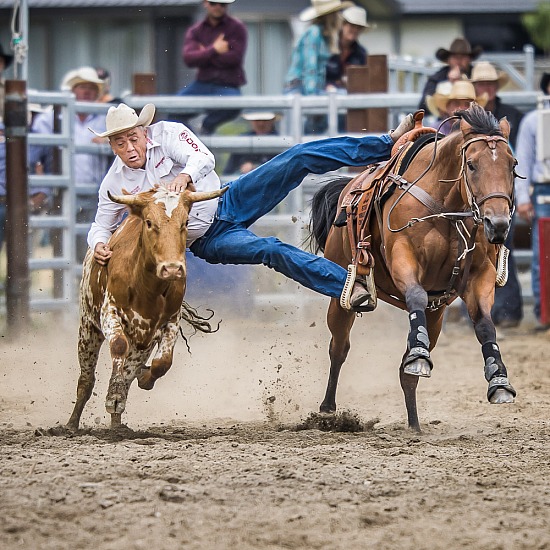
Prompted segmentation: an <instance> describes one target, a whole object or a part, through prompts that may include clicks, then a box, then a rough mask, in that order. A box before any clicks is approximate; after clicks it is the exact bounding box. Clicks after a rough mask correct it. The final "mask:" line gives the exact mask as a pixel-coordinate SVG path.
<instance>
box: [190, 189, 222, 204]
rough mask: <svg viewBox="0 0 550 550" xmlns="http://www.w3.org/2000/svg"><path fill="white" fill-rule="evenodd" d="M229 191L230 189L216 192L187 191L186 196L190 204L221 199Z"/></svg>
mask: <svg viewBox="0 0 550 550" xmlns="http://www.w3.org/2000/svg"><path fill="white" fill-rule="evenodd" d="M228 189H229V187H222V188H221V189H216V190H215V191H185V192H184V194H185V195H186V196H187V199H188V200H189V202H200V201H207V200H210V199H215V198H216V197H221V196H222V195H223V194H224V193H225V192H226V191H227V190H228Z"/></svg>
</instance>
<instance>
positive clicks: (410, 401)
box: [310, 102, 516, 432]
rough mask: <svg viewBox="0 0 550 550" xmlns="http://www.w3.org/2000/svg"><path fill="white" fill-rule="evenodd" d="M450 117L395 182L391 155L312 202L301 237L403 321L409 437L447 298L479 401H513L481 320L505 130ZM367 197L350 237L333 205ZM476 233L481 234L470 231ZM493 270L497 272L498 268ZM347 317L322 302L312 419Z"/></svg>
mask: <svg viewBox="0 0 550 550" xmlns="http://www.w3.org/2000/svg"><path fill="white" fill-rule="evenodd" d="M421 116H422V115H420V121H421ZM416 118H417V117H416ZM454 118H456V119H457V120H458V121H459V122H458V123H457V124H455V127H458V129H455V130H454V131H453V132H451V133H450V134H449V135H447V136H445V137H441V136H439V134H436V135H434V138H433V140H432V142H431V143H427V144H426V145H425V146H424V147H423V148H421V149H420V150H418V151H417V152H416V155H415V156H414V157H413V158H412V160H411V161H410V163H409V164H408V165H407V166H406V167H405V168H404V171H403V172H402V173H394V172H395V171H396V170H397V166H398V165H399V164H400V163H402V161H403V159H402V151H399V152H397V153H396V154H394V155H393V156H392V159H391V160H390V161H389V162H388V163H382V164H381V165H374V166H371V167H367V170H365V172H363V173H362V174H360V175H358V176H357V177H355V178H353V179H351V181H349V178H347V179H346V180H344V181H341V180H333V181H331V182H329V183H328V184H326V185H325V186H324V187H323V188H321V189H320V190H319V191H318V192H317V193H316V194H315V195H314V198H313V201H312V212H311V223H310V231H311V237H312V240H313V242H315V243H316V246H317V250H318V251H319V250H321V251H323V252H324V255H325V257H326V258H328V259H330V260H332V261H334V262H336V263H338V264H339V265H341V266H342V267H344V268H348V266H355V267H357V268H359V271H358V272H361V268H363V273H365V272H367V273H369V272H371V271H370V270H371V269H372V270H373V273H374V283H375V288H376V293H377V296H378V297H379V298H381V299H382V300H384V301H385V302H387V303H389V304H392V305H394V306H396V307H398V308H400V309H402V310H406V311H407V312H408V314H409V323H410V330H409V334H408V340H407V348H406V351H405V353H404V355H403V358H402V361H401V365H400V369H399V379H400V384H401V388H402V390H403V393H404V397H405V405H406V409H407V416H408V425H409V428H411V429H413V430H415V431H418V432H420V431H421V429H420V424H419V420H418V413H417V405H416V388H417V385H418V379H419V377H429V376H430V375H431V370H432V367H433V363H432V360H431V357H430V351H431V350H432V349H433V348H434V346H435V345H436V343H437V340H438V337H439V334H440V332H441V327H442V323H443V314H444V311H445V308H446V307H447V306H448V305H449V304H450V303H452V301H454V300H455V299H456V298H457V297H460V298H462V300H463V301H464V302H465V304H466V307H467V310H468V314H469V316H470V318H471V320H472V322H473V325H474V329H475V334H476V337H477V339H478V341H479V343H480V344H481V351H482V354H483V358H484V361H485V378H486V380H487V382H488V390H487V398H488V400H489V401H490V402H491V403H512V402H513V401H514V398H515V395H516V392H515V390H514V388H513V387H512V386H511V384H510V382H509V380H508V374H507V371H506V367H505V365H504V362H503V360H502V357H501V354H500V351H499V347H498V344H497V343H496V330H495V326H494V324H493V321H492V319H491V307H492V305H493V301H494V289H495V280H496V278H497V262H498V260H499V255H498V254H497V253H498V250H499V248H500V245H501V244H502V243H503V242H504V240H505V239H506V236H507V234H508V230H509V228H510V221H511V216H512V214H513V204H514V194H513V186H514V177H515V175H516V174H515V165H516V160H515V158H514V156H513V154H512V152H511V150H510V147H509V145H508V136H509V133H510V125H509V124H508V122H507V120H506V119H505V118H503V119H501V120H500V121H497V120H496V118H495V117H494V116H493V115H492V114H491V113H488V112H486V111H485V110H484V109H483V108H482V107H480V106H479V105H477V104H476V103H474V102H473V103H472V104H471V105H470V107H469V108H468V109H466V110H463V111H459V112H457V113H455V117H454ZM417 125H418V124H417ZM423 130H427V129H423ZM432 131H433V130H432ZM426 141H427V140H426ZM369 189H370V190H372V189H374V190H375V192H374V195H373V198H372V201H371V204H372V210H371V212H372V215H371V216H365V217H363V219H362V223H363V227H362V232H361V233H360V234H359V233H358V234H357V237H356V236H355V235H354V234H353V233H350V230H349V229H348V227H347V226H346V225H347V224H346V222H345V218H346V217H347V218H348V221H349V219H350V206H349V202H350V201H349V200H348V201H347V204H348V206H347V213H346V210H345V209H343V208H342V205H344V206H345V205H346V201H345V197H346V196H348V197H349V191H352V196H355V198H356V200H355V202H356V203H357V202H358V201H357V198H358V197H360V196H361V195H362V194H363V193H366V190H369ZM352 202H353V201H352ZM365 208H366V207H365ZM339 213H340V215H339ZM342 216H344V221H343V222H342ZM338 219H339V220H340V223H338ZM479 226H483V231H477V229H478V227H479ZM352 241H353V244H354V245H355V246H352V244H350V243H351V242H352ZM505 250H506V249H503V251H505ZM358 253H359V254H358ZM361 253H362V255H361ZM365 253H366V254H365ZM365 255H366V256H367V257H368V258H369V261H367V262H366V265H363V266H361V265H360V263H361V261H360V260H358V258H361V257H365ZM502 270H503V271H504V273H505V272H506V267H505V265H504V266H503V265H501V271H502ZM371 273H372V272H371ZM501 275H503V274H502V273H501ZM503 276H505V275H503ZM355 317H356V314H355V313H354V312H353V311H350V310H346V309H344V308H343V307H342V306H341V305H340V303H339V301H338V300H337V299H334V298H332V299H331V302H330V305H329V309H328V314H327V323H328V327H329V329H330V332H331V334H332V338H331V341H330V347H329V356H330V374H329V380H328V386H327V390H326V394H325V397H324V400H323V402H322V403H321V406H320V411H321V412H324V413H332V412H334V411H335V410H336V388H337V384H338V377H339V374H340V369H341V367H342V364H343V363H344V361H345V360H346V357H347V354H348V351H349V349H350V331H351V328H352V326H353V323H354V321H355Z"/></svg>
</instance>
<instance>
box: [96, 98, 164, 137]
mask: <svg viewBox="0 0 550 550" xmlns="http://www.w3.org/2000/svg"><path fill="white" fill-rule="evenodd" d="M154 116H155V106H154V105H153V104H152V103H147V105H145V106H144V107H143V109H142V110H141V113H139V116H137V114H136V112H135V111H134V109H132V108H131V107H128V105H125V104H124V103H121V104H120V105H119V106H118V107H111V108H110V109H109V110H108V111H107V116H106V117H105V127H106V128H107V129H106V131H105V132H103V133H101V134H99V133H98V132H96V131H95V130H92V129H91V128H88V130H90V131H91V132H93V133H94V134H95V135H96V136H99V137H109V136H114V135H115V134H120V132H125V131H126V130H131V129H132V128H135V127H136V126H149V124H151V122H152V121H153V118H154Z"/></svg>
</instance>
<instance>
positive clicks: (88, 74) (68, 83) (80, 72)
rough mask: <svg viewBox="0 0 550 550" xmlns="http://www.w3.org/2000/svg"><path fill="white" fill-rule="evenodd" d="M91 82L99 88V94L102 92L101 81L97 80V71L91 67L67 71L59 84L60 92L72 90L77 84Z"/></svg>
mask: <svg viewBox="0 0 550 550" xmlns="http://www.w3.org/2000/svg"><path fill="white" fill-rule="evenodd" d="M88 82H91V83H92V84H96V85H97V87H98V88H99V92H100V93H101V91H102V90H103V80H101V78H99V76H98V74H97V71H96V70H95V69H94V68H93V67H80V68H78V69H74V70H72V71H69V72H68V73H67V74H66V75H65V76H64V77H63V82H61V89H62V90H72V89H73V88H74V87H75V86H77V85H78V84H84V83H88Z"/></svg>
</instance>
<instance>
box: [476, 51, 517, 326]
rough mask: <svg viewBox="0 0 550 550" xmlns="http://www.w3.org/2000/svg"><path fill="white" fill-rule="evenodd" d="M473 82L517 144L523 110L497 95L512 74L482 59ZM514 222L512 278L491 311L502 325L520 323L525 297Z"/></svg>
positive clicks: (497, 294)
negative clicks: (506, 126) (498, 69)
mask: <svg viewBox="0 0 550 550" xmlns="http://www.w3.org/2000/svg"><path fill="white" fill-rule="evenodd" d="M471 81H472V83H473V84H474V86H475V89H476V92H477V93H478V94H481V93H485V94H487V95H488V97H489V101H488V102H487V105H485V110H486V111H490V112H491V113H493V114H494V115H495V117H496V118H497V120H500V119H501V118H503V117H506V118H507V119H508V122H509V123H510V138H509V141H510V145H511V146H512V149H515V148H516V138H517V135H518V128H519V123H520V122H521V119H522V118H523V113H521V112H520V111H518V110H517V109H516V108H515V107H513V106H512V105H507V104H506V103H502V101H501V99H500V98H499V97H498V96H497V92H498V91H499V90H500V88H502V86H504V85H505V84H506V82H508V75H507V74H506V73H504V72H502V71H498V72H497V70H496V69H495V67H493V65H491V64H490V63H488V62H487V61H480V62H479V63H476V64H475V65H474V68H473V70H472V78H471ZM514 226H515V224H514V223H512V227H511V229H510V231H509V233H508V237H507V239H506V242H505V245H506V247H507V248H509V249H510V255H509V256H508V280H507V281H506V284H505V285H504V286H502V287H498V286H497V287H496V288H495V303H494V305H493V309H492V311H491V315H492V317H493V322H494V323H495V325H496V326H499V327H501V328H512V327H515V326H517V325H518V324H519V323H520V321H521V319H522V318H523V299H522V296H521V286H520V284H519V280H518V274H517V268H516V262H515V259H514V253H513V248H514Z"/></svg>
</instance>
